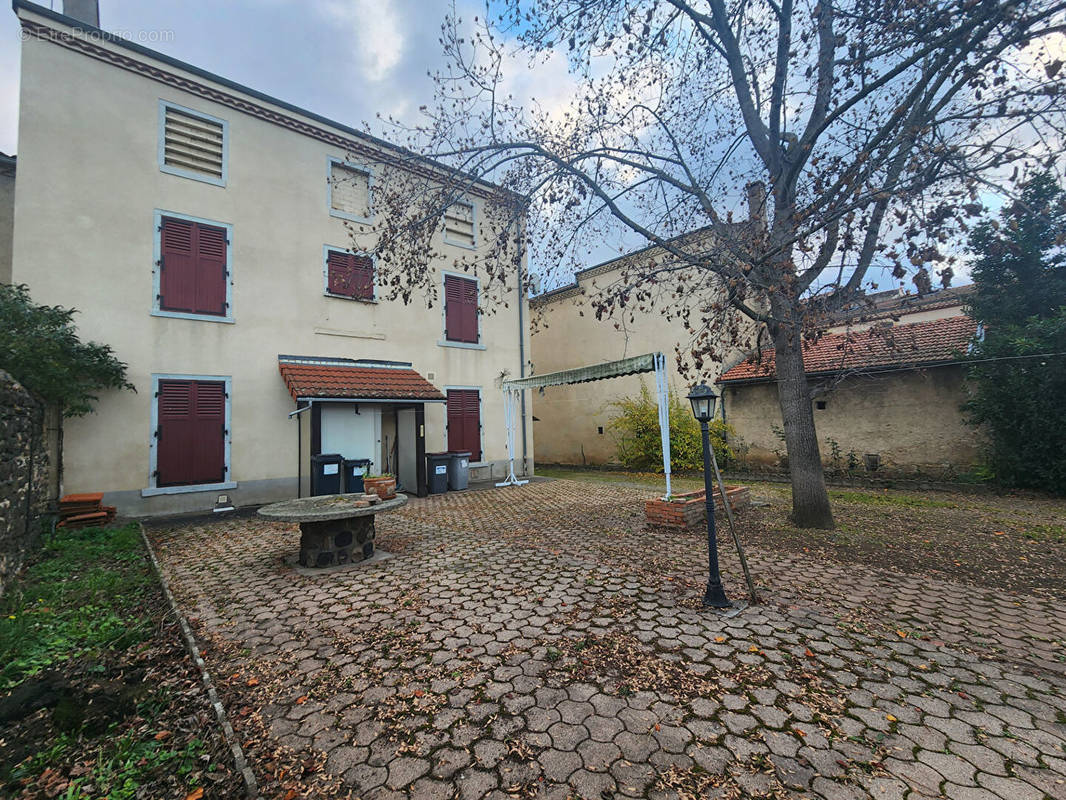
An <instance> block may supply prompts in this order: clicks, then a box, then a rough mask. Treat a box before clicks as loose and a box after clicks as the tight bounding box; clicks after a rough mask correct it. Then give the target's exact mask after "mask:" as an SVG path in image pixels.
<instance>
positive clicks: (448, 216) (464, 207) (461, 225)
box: [444, 203, 477, 248]
mask: <svg viewBox="0 0 1066 800" xmlns="http://www.w3.org/2000/svg"><path fill="white" fill-rule="evenodd" d="M444 241H446V242H447V243H448V244H457V245H459V246H460V247H469V248H474V247H476V246H477V233H476V223H475V218H474V205H473V203H453V204H452V205H450V206H449V207H448V209H447V210H446V211H445V212H444Z"/></svg>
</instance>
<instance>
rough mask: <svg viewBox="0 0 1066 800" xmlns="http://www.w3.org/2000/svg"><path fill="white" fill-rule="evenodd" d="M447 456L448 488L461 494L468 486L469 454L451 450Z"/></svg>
mask: <svg viewBox="0 0 1066 800" xmlns="http://www.w3.org/2000/svg"><path fill="white" fill-rule="evenodd" d="M448 456H449V458H448V488H449V489H451V490H452V491H453V492H461V491H462V490H463V489H466V488H467V487H468V486H470V453H464V452H462V451H459V450H452V451H450V452H449V453H448Z"/></svg>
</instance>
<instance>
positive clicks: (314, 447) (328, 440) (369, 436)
mask: <svg viewBox="0 0 1066 800" xmlns="http://www.w3.org/2000/svg"><path fill="white" fill-rule="evenodd" d="M278 371H279V373H280V374H281V377H282V380H283V381H284V382H285V386H286V388H287V389H288V391H289V394H290V395H291V396H292V399H293V402H294V403H295V404H296V410H295V411H293V412H292V413H291V414H290V416H291V417H293V418H294V419H295V420H296V421H297V424H298V426H299V435H298V450H299V456H298V458H299V465H298V476H299V487H300V488H299V492H298V496H301V497H303V496H307V495H309V494H312V493H313V492H314V486H313V482H312V480H311V467H312V458H313V457H315V456H320V455H323V454H334V453H335V454H338V455H340V456H341V457H342V458H344V459H348V460H356V459H362V460H369V461H370V462H371V466H370V467H369V471H370V472H374V473H392V474H395V475H396V478H397V484H398V488H399V489H400V491H406V492H407V493H410V494H412V495H418V496H419V497H424V496H425V495H426V494H427V493H428V488H427V476H426V420H425V405H426V403H444V402H446V397H445V395H444V394H443V393H442V392H441V391H440V390H439V389H437V388H436V387H435V386H434V385H433V384H432V383H430V382H429V381H428V380H427V379H426V378H425V377H424V376H422V375H421V374H420V373H419V372H418V371H416V370H415V369H414V368H413V366H412V364H411V363H409V362H399V361H381V360H376V359H351V358H331V357H319V356H294V355H279V356H278ZM334 474H335V473H334ZM341 490H343V486H342V487H341Z"/></svg>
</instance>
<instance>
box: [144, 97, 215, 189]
mask: <svg viewBox="0 0 1066 800" xmlns="http://www.w3.org/2000/svg"><path fill="white" fill-rule="evenodd" d="M159 118H160V121H159V128H160V130H159V168H160V169H161V170H162V171H163V172H168V173H170V174H172V175H180V176H181V177H183V178H192V179H194V180H198V181H204V182H206V183H213V184H215V185H216V186H225V185H226V153H227V148H228V141H227V137H228V126H227V124H226V121H225V120H222V119H218V118H217V117H212V116H210V115H209V114H204V113H201V112H199V111H194V110H192V109H190V108H185V107H183V106H179V105H175V104H173V103H167V102H160V105H159Z"/></svg>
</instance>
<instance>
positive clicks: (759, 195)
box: [744, 181, 766, 231]
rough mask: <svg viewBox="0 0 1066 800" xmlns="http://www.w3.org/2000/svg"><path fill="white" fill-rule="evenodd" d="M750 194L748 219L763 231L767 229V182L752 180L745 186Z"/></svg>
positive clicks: (745, 189)
mask: <svg viewBox="0 0 1066 800" xmlns="http://www.w3.org/2000/svg"><path fill="white" fill-rule="evenodd" d="M744 191H745V192H747V194H748V221H749V222H753V223H754V224H755V227H756V228H758V229H759V230H761V231H765V230H766V184H765V183H763V182H762V181H752V182H751V183H749V184H748V185H747V186H745V187H744Z"/></svg>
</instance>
